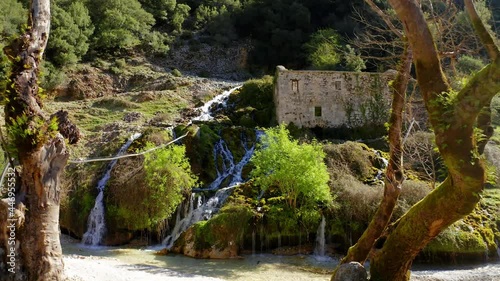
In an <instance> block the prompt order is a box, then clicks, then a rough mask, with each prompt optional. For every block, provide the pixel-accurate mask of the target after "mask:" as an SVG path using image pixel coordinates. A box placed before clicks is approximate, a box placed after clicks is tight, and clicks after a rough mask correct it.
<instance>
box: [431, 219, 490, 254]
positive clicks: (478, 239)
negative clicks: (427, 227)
mask: <svg viewBox="0 0 500 281" xmlns="http://www.w3.org/2000/svg"><path fill="white" fill-rule="evenodd" d="M487 250H488V248H487V245H486V243H485V242H484V240H483V238H482V236H481V234H480V233H479V232H477V231H472V232H470V231H464V230H462V229H458V228H454V227H453V226H451V227H450V228H448V229H447V230H445V231H443V232H441V234H439V235H438V237H436V239H434V240H432V241H431V242H430V243H429V245H427V247H426V248H425V250H424V252H427V253H433V254H456V255H458V254H479V255H484V253H485V252H486V251H487Z"/></svg>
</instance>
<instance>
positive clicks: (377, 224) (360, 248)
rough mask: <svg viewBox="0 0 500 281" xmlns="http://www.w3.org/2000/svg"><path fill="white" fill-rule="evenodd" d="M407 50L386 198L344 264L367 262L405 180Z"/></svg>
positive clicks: (396, 96) (397, 86)
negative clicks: (404, 136)
mask: <svg viewBox="0 0 500 281" xmlns="http://www.w3.org/2000/svg"><path fill="white" fill-rule="evenodd" d="M404 50H405V51H404V53H403V56H402V59H401V63H400V66H399V70H398V74H397V76H396V79H395V80H394V83H393V86H392V95H393V100H392V110H391V117H390V124H391V126H390V128H389V146H390V158H389V165H388V166H387V169H386V172H385V173H386V177H385V180H384V197H383V198H382V201H381V202H380V205H379V207H378V209H377V212H376V213H375V214H374V216H373V218H372V221H371V222H370V225H369V226H368V228H367V229H366V230H365V232H364V233H363V235H362V236H361V238H359V240H358V242H357V243H356V244H355V245H354V246H352V247H351V248H349V251H348V252H347V255H346V256H345V257H344V258H343V259H342V261H341V262H340V264H344V263H349V262H352V261H356V262H359V263H361V264H363V263H364V262H365V260H366V259H367V257H368V254H369V253H370V251H371V249H372V247H373V245H374V244H375V240H376V239H378V238H379V237H380V235H381V234H382V232H383V231H384V230H385V228H386V227H387V224H388V223H389V221H390V219H391V217H392V213H393V211H394V207H395V206H396V202H397V200H398V198H399V194H400V192H401V185H402V183H403V147H402V140H401V130H402V123H403V108H404V105H405V96H406V87H407V85H408V81H409V79H410V69H411V64H412V53H411V50H410V49H409V47H408V45H406V46H405V49H404ZM334 276H335V273H334ZM332 279H333V277H332Z"/></svg>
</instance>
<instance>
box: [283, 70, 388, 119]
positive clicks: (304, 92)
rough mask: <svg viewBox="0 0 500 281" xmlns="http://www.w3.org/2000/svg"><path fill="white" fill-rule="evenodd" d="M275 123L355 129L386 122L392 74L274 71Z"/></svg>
mask: <svg viewBox="0 0 500 281" xmlns="http://www.w3.org/2000/svg"><path fill="white" fill-rule="evenodd" d="M275 79H276V80H275V84H274V102H275V106H276V118H277V121H278V123H280V124H281V123H286V124H289V123H294V124H295V125H296V126H298V127H308V128H314V127H322V128H335V127H341V126H347V127H358V126H363V125H369V124H383V123H384V122H387V121H388V120H387V117H388V114H389V110H390V100H391V99H390V98H391V93H390V89H389V82H390V80H392V79H394V73H393V72H385V73H368V72H341V71H314V70H311V71H309V70H308V71H305V70H287V69H286V68H284V67H283V66H278V67H277V69H276V77H275Z"/></svg>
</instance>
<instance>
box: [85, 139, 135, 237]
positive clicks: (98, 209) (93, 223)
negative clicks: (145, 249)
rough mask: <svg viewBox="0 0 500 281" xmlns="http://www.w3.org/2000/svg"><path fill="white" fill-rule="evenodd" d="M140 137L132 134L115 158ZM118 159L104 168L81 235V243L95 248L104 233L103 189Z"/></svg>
mask: <svg viewBox="0 0 500 281" xmlns="http://www.w3.org/2000/svg"><path fill="white" fill-rule="evenodd" d="M140 136H141V134H140V133H135V134H133V135H132V136H131V137H130V138H129V139H128V140H127V142H126V143H125V144H124V145H123V146H122V147H121V148H120V149H119V150H118V153H117V154H116V155H117V156H119V155H121V154H123V153H124V152H125V151H126V150H127V149H128V148H129V146H130V145H131V144H132V142H133V141H134V140H136V139H137V138H139V137H140ZM117 161H118V159H115V160H113V161H111V162H110V163H109V164H108V167H107V168H106V172H105V173H104V176H103V177H102V178H101V179H100V180H99V182H98V184H97V190H98V191H99V194H98V195H97V197H96V199H95V204H94V208H92V211H90V215H89V218H88V221H87V232H85V233H84V234H83V237H82V243H84V244H87V245H92V246H97V245H99V244H101V242H102V238H103V237H104V234H105V233H106V221H105V219H104V202H103V197H104V188H105V187H106V183H107V182H108V180H109V178H110V177H111V171H112V170H113V167H114V166H115V165H116V162H117Z"/></svg>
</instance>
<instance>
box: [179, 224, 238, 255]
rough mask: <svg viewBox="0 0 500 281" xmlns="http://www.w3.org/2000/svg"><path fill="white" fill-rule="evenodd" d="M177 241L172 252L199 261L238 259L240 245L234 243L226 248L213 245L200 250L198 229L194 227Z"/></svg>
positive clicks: (230, 242) (230, 243)
mask: <svg viewBox="0 0 500 281" xmlns="http://www.w3.org/2000/svg"><path fill="white" fill-rule="evenodd" d="M177 241H178V242H177ZM177 241H176V243H175V244H174V247H172V249H170V252H172V253H177V254H184V255H185V256H188V257H192V258H199V259H229V258H235V257H238V248H239V244H238V243H235V242H234V241H228V242H227V245H226V247H217V246H215V245H212V246H211V247H207V248H200V247H199V245H198V244H199V241H196V229H195V228H194V227H190V228H189V229H188V230H187V231H186V232H184V233H183V234H182V235H181V237H180V238H179V239H178V240H177Z"/></svg>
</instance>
